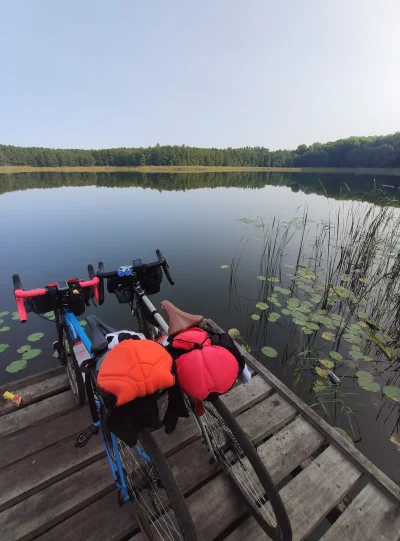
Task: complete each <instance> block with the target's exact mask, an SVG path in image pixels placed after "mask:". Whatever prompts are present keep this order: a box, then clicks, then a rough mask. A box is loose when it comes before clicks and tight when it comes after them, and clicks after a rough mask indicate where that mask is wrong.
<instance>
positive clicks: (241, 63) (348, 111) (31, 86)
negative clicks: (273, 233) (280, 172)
mask: <svg viewBox="0 0 400 541" xmlns="http://www.w3.org/2000/svg"><path fill="white" fill-rule="evenodd" d="M0 16H1V22H2V24H1V31H0V50H1V69H0V143H2V144H15V145H26V146H28V145H32V146H47V147H64V148H67V147H69V148H71V147H75V148H101V147H120V146H148V145H153V144H155V143H157V142H158V143H160V144H186V145H193V146H203V147H206V146H217V147H227V146H233V147H236V146H246V145H250V146H253V145H260V146H266V147H269V148H271V149H276V148H293V147H296V146H297V145H299V144H300V143H306V144H311V143H313V142H315V141H321V142H324V141H328V140H334V139H338V138H341V137H347V136H350V135H377V134H387V133H393V132H395V131H398V130H400V30H399V24H400V0H381V1H378V0H332V1H328V0H325V1H324V0H286V1H282V2H278V0H273V1H270V0H198V1H195V0H158V1H156V0H142V1H138V0H114V1H113V2H110V1H109V0H95V1H94V0H80V1H79V2H78V1H76V0H68V1H65V2H61V1H54V0H48V1H47V0H34V1H32V0H24V1H21V0H12V1H11V0H0Z"/></svg>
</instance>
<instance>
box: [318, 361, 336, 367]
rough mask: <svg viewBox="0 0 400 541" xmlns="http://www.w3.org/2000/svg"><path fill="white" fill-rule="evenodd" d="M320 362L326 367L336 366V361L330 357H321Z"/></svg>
mask: <svg viewBox="0 0 400 541" xmlns="http://www.w3.org/2000/svg"><path fill="white" fill-rule="evenodd" d="M319 362H320V363H321V364H323V365H324V366H326V368H333V367H334V366H335V363H334V362H333V361H331V360H329V359H321V360H320V361H319Z"/></svg>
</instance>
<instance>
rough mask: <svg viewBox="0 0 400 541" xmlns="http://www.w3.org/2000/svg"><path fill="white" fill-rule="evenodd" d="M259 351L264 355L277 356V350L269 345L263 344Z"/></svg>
mask: <svg viewBox="0 0 400 541" xmlns="http://www.w3.org/2000/svg"><path fill="white" fill-rule="evenodd" d="M261 352H262V353H263V354H264V355H265V356H266V357H277V356H278V352H277V351H276V349H274V348H271V347H270V346H264V347H263V348H261Z"/></svg>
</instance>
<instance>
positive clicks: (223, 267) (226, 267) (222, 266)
mask: <svg viewBox="0 0 400 541" xmlns="http://www.w3.org/2000/svg"><path fill="white" fill-rule="evenodd" d="M221 269H229V265H221Z"/></svg>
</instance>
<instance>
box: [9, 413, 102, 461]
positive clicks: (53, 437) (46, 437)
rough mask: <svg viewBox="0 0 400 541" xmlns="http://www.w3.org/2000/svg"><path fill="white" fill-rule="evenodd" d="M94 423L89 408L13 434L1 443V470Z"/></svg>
mask: <svg viewBox="0 0 400 541" xmlns="http://www.w3.org/2000/svg"><path fill="white" fill-rule="evenodd" d="M91 422H92V418H91V416H90V412H89V408H82V409H81V408H79V409H76V410H74V411H72V412H70V413H67V414H66V415H61V416H60V417H56V418H55V419H52V420H51V421H48V422H47V423H44V424H42V425H38V426H33V427H31V428H27V429H26V430H24V432H23V438H22V437H21V434H22V433H18V432H17V433H16V434H11V435H10V436H8V437H7V438H5V439H4V440H3V441H2V442H1V453H0V468H4V467H5V466H7V465H8V464H12V463H13V462H16V461H17V460H21V458H24V457H26V456H29V455H31V454H32V453H36V452H37V451H40V450H41V449H45V448H46V447H49V446H50V445H53V444H54V443H57V442H59V441H62V440H65V439H70V440H72V439H74V435H75V434H77V433H79V432H81V431H82V430H84V429H86V428H87V427H88V426H89V425H90V424H91Z"/></svg>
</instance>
